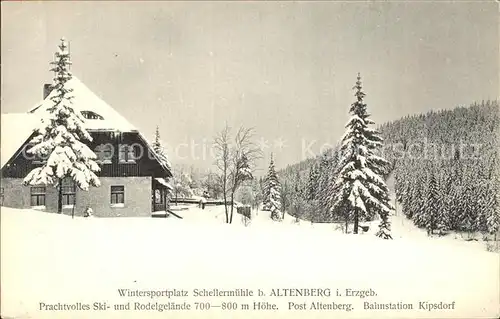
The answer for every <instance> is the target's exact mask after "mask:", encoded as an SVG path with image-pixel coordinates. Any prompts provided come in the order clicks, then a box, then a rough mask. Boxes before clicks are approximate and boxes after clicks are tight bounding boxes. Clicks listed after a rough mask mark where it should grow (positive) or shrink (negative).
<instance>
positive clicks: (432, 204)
mask: <svg viewBox="0 0 500 319" xmlns="http://www.w3.org/2000/svg"><path fill="white" fill-rule="evenodd" d="M428 183H429V184H428V188H427V194H426V195H427V196H426V198H425V200H426V202H425V213H426V215H427V216H426V217H425V219H426V221H425V228H426V229H427V234H428V235H430V234H432V233H433V231H434V230H435V229H436V228H437V223H438V216H439V213H440V211H439V206H438V203H439V193H438V185H437V181H436V176H435V173H434V172H433V171H431V172H430V177H429V181H428Z"/></svg>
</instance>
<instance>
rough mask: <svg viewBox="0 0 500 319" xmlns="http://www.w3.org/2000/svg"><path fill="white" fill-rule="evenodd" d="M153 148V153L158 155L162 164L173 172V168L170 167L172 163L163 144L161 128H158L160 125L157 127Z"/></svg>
mask: <svg viewBox="0 0 500 319" xmlns="http://www.w3.org/2000/svg"><path fill="white" fill-rule="evenodd" d="M152 146H153V151H154V152H155V153H156V155H157V156H158V158H159V160H160V161H161V162H162V164H163V165H165V166H166V167H168V168H169V169H170V170H172V166H171V165H170V162H169V160H168V157H167V152H166V151H165V148H164V147H163V145H162V143H161V139H160V128H159V127H158V125H157V126H156V131H155V140H154V142H153V145H152Z"/></svg>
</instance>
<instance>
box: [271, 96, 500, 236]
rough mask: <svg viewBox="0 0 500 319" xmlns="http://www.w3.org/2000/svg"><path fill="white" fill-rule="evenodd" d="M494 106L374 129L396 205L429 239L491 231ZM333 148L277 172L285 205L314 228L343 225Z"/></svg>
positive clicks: (497, 189) (495, 206) (495, 207)
mask: <svg viewBox="0 0 500 319" xmlns="http://www.w3.org/2000/svg"><path fill="white" fill-rule="evenodd" d="M499 124H500V122H499V104H498V101H483V102H481V103H474V104H472V105H470V106H468V107H457V108H455V109H452V110H442V111H430V112H428V113H425V114H418V115H410V116H406V117H404V118H401V119H399V120H396V121H393V122H388V123H385V124H383V125H380V126H379V127H378V129H377V130H378V131H379V132H380V134H381V136H382V137H383V139H384V144H383V147H382V148H381V149H380V150H379V152H380V153H381V154H379V155H380V156H381V157H383V158H385V159H387V160H388V161H389V163H390V164H389V165H388V166H387V167H386V172H385V174H384V175H385V177H386V179H388V178H391V179H393V181H394V183H393V184H394V186H393V189H391V191H393V192H395V195H396V198H397V205H400V208H401V210H402V212H403V213H404V214H405V216H406V217H407V218H409V219H411V220H412V221H413V222H414V223H415V225H416V226H418V227H420V228H425V229H427V231H428V233H429V234H432V233H438V234H443V233H446V232H447V231H449V230H454V231H461V232H470V233H472V232H476V231H480V232H490V233H496V232H497V231H498V224H499V209H500V205H499V193H500V182H499V180H500V178H499V177H500V172H499V164H500V163H499V162H498V155H499V154H498V149H499V131H498V128H499ZM339 158H340V156H339V152H338V147H337V148H335V149H332V150H329V151H328V152H325V153H324V154H321V155H319V156H318V157H316V158H313V159H308V160H306V161H303V162H300V163H297V164H295V165H289V166H288V167H286V168H285V169H283V170H281V171H279V172H278V176H279V179H280V182H281V187H282V197H281V200H282V207H283V209H284V210H286V211H287V212H289V213H290V214H291V215H293V216H296V217H297V218H300V219H305V220H310V221H312V222H333V221H342V220H343V215H342V214H340V212H336V211H331V207H329V205H330V202H331V198H332V195H333V194H332V192H333V190H332V187H333V186H332V184H333V183H334V182H335V180H336V179H337V177H338V176H336V174H337V173H336V172H337V171H338V170H337V168H336V167H337V165H338V162H339Z"/></svg>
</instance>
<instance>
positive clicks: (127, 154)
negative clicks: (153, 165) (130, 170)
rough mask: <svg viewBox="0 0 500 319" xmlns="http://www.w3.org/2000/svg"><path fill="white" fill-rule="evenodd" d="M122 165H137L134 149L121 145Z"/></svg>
mask: <svg viewBox="0 0 500 319" xmlns="http://www.w3.org/2000/svg"><path fill="white" fill-rule="evenodd" d="M119 160H120V163H135V151H134V147H133V146H130V145H120V153H119Z"/></svg>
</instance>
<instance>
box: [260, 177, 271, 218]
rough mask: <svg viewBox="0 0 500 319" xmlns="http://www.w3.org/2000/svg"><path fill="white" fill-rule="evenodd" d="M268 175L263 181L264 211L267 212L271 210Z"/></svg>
mask: <svg viewBox="0 0 500 319" xmlns="http://www.w3.org/2000/svg"><path fill="white" fill-rule="evenodd" d="M268 177H269V176H268V175H266V176H265V177H264V178H263V179H262V210H265V211H269V210H271V209H270V208H271V203H270V202H269V196H270V195H269V194H270V193H269V192H270V188H269V179H268Z"/></svg>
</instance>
